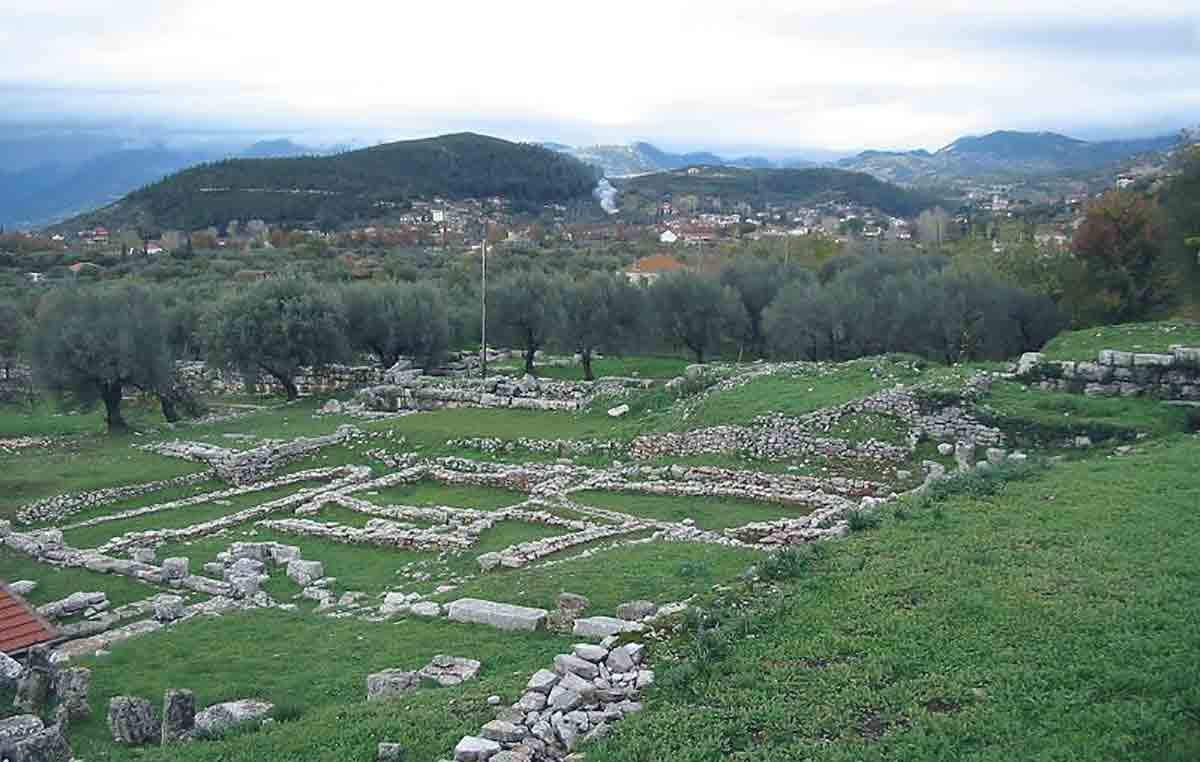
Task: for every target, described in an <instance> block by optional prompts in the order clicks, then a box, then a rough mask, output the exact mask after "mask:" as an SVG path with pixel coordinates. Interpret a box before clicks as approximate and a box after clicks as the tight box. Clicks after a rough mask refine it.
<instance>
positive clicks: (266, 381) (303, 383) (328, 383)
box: [178, 362, 386, 395]
mask: <svg viewBox="0 0 1200 762" xmlns="http://www.w3.org/2000/svg"><path fill="white" fill-rule="evenodd" d="M385 372H386V371H384V369H383V368H380V367H379V366H374V365H353V366H352V365H325V366H321V367H315V368H301V369H300V372H299V373H298V374H297V375H296V378H295V382H296V387H297V388H298V389H299V390H300V393H301V394H329V393H332V392H338V391H343V390H346V389H357V388H360V387H363V386H371V385H372V384H382V383H383V377H384V373H385ZM178 373H179V378H180V380H181V381H182V382H183V384H184V385H185V386H186V387H187V388H188V389H190V390H192V391H193V392H199V393H203V394H215V395H221V394H244V393H250V394H271V395H282V394H283V393H284V390H283V387H282V386H280V385H279V383H278V382H277V381H275V379H273V378H270V377H269V376H265V375H264V376H262V377H260V378H258V379H257V380H256V381H255V382H254V383H253V384H247V383H246V379H245V378H244V377H243V376H242V374H240V373H237V372H235V371H231V370H226V369H224V368H218V367H214V366H211V365H209V364H207V363H204V362H181V363H179V364H178Z"/></svg>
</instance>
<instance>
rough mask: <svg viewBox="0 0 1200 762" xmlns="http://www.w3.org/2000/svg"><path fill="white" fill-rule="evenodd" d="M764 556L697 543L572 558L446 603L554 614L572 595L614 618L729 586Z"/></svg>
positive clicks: (466, 590) (484, 581)
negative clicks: (633, 606)
mask: <svg viewBox="0 0 1200 762" xmlns="http://www.w3.org/2000/svg"><path fill="white" fill-rule="evenodd" d="M616 539H618V540H620V539H626V538H624V537H621V538H616ZM612 542H613V540H608V541H605V542H603V543H601V544H605V545H607V544H611V543H612ZM761 555H762V554H760V553H758V552H756V551H748V550H740V549H734V548H723V547H719V546H715V545H701V544H693V543H669V542H655V543H646V544H639V545H629V546H625V547H621V548H616V549H611V550H606V551H604V552H603V553H598V554H596V555H593V556H590V557H588V558H571V559H570V560H566V561H564V562H562V563H558V564H555V565H554V566H552V567H549V568H547V569H544V570H543V569H538V568H536V567H534V568H525V569H515V570H509V571H495V572H490V573H488V574H486V575H481V576H480V577H478V578H477V579H475V580H472V581H470V582H467V583H466V584H464V585H463V586H462V588H461V589H459V590H456V591H454V592H453V593H450V594H449V595H447V596H445V597H446V599H447V600H453V599H455V598H483V599H485V600H493V601H503V602H505V603H515V604H519V605H524V606H536V607H539V608H546V609H550V610H553V609H554V608H555V607H556V600H557V598H558V594H559V593H562V592H572V593H579V594H581V595H584V596H586V597H587V598H588V600H589V601H590V606H589V607H588V609H587V614H588V615H597V616H598V615H604V616H614V615H615V611H616V607H617V606H618V605H619V604H621V603H624V602H626V601H631V600H637V599H647V600H652V601H655V602H657V603H660V604H662V603H669V602H672V601H678V600H683V599H684V598H687V597H688V596H690V595H692V594H694V593H699V592H704V591H706V590H708V589H709V588H711V587H712V586H713V585H714V584H717V583H721V582H728V581H730V580H731V579H733V578H734V577H735V576H736V575H737V574H739V573H740V572H742V571H744V570H745V569H746V567H747V566H749V565H750V564H752V563H754V562H755V561H756V560H757V559H759V558H760V557H761Z"/></svg>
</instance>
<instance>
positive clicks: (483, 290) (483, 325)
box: [479, 220, 488, 378]
mask: <svg viewBox="0 0 1200 762" xmlns="http://www.w3.org/2000/svg"><path fill="white" fill-rule="evenodd" d="M487 246H488V223H487V221H486V220H485V221H484V223H483V249H482V251H483V268H482V270H481V278H480V282H481V284H482V285H481V286H480V288H479V300H480V303H481V305H482V310H480V314H481V315H482V317H481V318H480V320H479V335H480V342H479V343H480V348H479V368H480V373H481V374H482V375H481V376H480V377H481V378H487Z"/></svg>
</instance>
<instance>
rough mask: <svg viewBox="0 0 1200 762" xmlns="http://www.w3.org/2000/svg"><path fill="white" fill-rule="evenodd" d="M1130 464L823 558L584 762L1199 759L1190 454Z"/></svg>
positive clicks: (1061, 478) (1192, 449) (951, 503)
mask: <svg viewBox="0 0 1200 762" xmlns="http://www.w3.org/2000/svg"><path fill="white" fill-rule="evenodd" d="M1140 449H1141V452H1139V453H1137V454H1135V455H1132V456H1129V457H1126V458H1111V459H1110V458H1095V459H1090V460H1086V461H1081V462H1076V463H1071V464H1066V465H1062V466H1059V467H1056V468H1054V469H1052V470H1051V471H1049V472H1047V473H1046V475H1045V476H1044V477H1042V478H1040V479H1037V480H1034V481H1029V482H1023V483H1019V484H1012V485H1009V487H1008V488H1007V489H1006V490H1005V491H1004V492H1003V493H1001V494H999V495H996V496H993V497H990V498H985V499H973V498H967V497H962V498H953V499H950V500H948V501H946V502H945V503H942V504H939V505H938V506H937V507H935V508H934V509H931V510H924V511H922V512H920V513H916V514H913V515H911V516H910V517H909V518H907V519H906V520H897V519H891V520H889V521H887V522H886V523H885V524H884V526H883V528H882V529H880V530H877V531H874V532H867V533H862V534H856V535H854V536H853V537H852V538H851V539H850V540H849V541H847V542H841V543H829V544H826V545H824V546H822V550H823V551H824V553H822V554H821V558H820V559H818V560H817V561H815V562H813V563H811V564H810V566H809V568H808V570H807V572H806V573H804V574H803V575H802V576H801V577H800V578H799V579H797V580H795V581H791V582H786V583H783V584H781V585H780V586H779V589H778V590H777V591H776V592H773V593H771V594H769V595H763V596H761V597H759V598H758V599H757V601H758V602H757V603H756V604H755V605H756V607H757V613H756V615H754V616H751V617H749V618H748V619H747V620H746V622H744V623H743V624H742V625H741V626H737V627H733V628H732V630H733V631H732V632H731V633H730V634H729V635H728V637H726V638H725V639H723V640H720V642H721V643H723V645H716V646H714V645H711V642H710V644H709V646H708V647H707V648H703V649H699V650H696V651H695V654H703V658H704V659H706V661H707V665H706V666H705V667H704V668H693V667H689V666H688V665H689V664H694V663H695V661H694V659H699V658H701V657H700V656H699V655H694V656H693V657H692V658H691V659H688V658H685V659H684V661H683V662H681V663H680V664H678V665H676V666H672V667H671V668H670V669H668V670H667V671H666V674H665V675H663V676H661V677H660V680H659V686H660V687H659V688H658V690H657V691H656V692H655V694H654V695H653V696H652V698H651V699H650V700H649V706H650V707H651V710H650V711H648V712H646V713H644V714H642V715H639V716H637V717H636V718H635V719H633V720H632V721H628V722H626V723H624V724H622V725H621V726H620V727H619V728H618V729H617V732H616V733H614V734H613V736H611V737H610V739H608V740H606V741H603V742H601V743H600V744H599V745H598V746H597V747H595V748H593V749H592V750H589V752H588V760H589V761H590V762H618V760H619V761H620V762H631V761H639V760H645V761H649V760H661V759H671V760H681V761H687V762H690V761H693V760H695V761H697V762H698V761H699V760H706V761H707V760H716V759H731V758H732V759H739V760H756V761H757V760H791V759H806V760H815V761H818V762H820V761H824V760H836V761H838V762H848V761H849V760H887V759H906V760H908V759H911V760H947V761H949V760H962V759H972V760H996V762H999V761H1000V760H1011V759H1022V760H1067V759H1112V760H1116V759H1121V760H1146V761H1147V762H1150V761H1151V760H1153V761H1155V762H1158V761H1169V760H1173V761H1176V762H1184V760H1194V759H1198V758H1200V688H1198V687H1197V686H1198V685H1200V683H1198V682H1197V681H1196V675H1197V674H1200V661H1198V657H1197V654H1198V653H1200V651H1197V644H1200V619H1197V617H1196V615H1195V611H1196V608H1195V604H1196V585H1197V581H1200V572H1198V571H1197V567H1196V563H1195V560H1196V558H1197V557H1200V482H1197V481H1196V479H1195V478H1194V475H1193V471H1194V468H1195V464H1196V463H1198V462H1200V440H1197V438H1196V437H1195V436H1175V437H1173V438H1170V439H1169V440H1167V441H1165V442H1161V443H1155V444H1147V445H1145V446H1144V447H1142V448H1140ZM711 640H712V639H711V638H710V639H709V641H711ZM679 647H680V649H681V653H684V654H687V653H689V651H688V647H687V645H686V644H683V645H680V646H679ZM672 672H674V673H675V674H674V675H672Z"/></svg>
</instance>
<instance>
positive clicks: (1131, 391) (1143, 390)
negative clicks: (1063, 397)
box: [1016, 347, 1200, 402]
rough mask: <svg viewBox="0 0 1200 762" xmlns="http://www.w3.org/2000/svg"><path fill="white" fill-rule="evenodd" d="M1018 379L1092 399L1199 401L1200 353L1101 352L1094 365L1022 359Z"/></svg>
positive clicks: (1028, 356)
mask: <svg viewBox="0 0 1200 762" xmlns="http://www.w3.org/2000/svg"><path fill="white" fill-rule="evenodd" d="M1016 371H1017V376H1018V377H1019V378H1021V379H1022V380H1024V381H1025V382H1027V383H1029V384H1036V385H1037V386H1038V387H1039V388H1041V389H1045V390H1057V391H1065V392H1074V393H1077V394H1086V395H1088V396H1092V397H1140V396H1148V397H1157V398H1159V399H1164V400H1184V401H1191V402H1195V401H1200V348H1197V347H1172V349H1171V353H1170V354H1150V353H1135V352H1121V351H1118V350H1115V349H1105V350H1102V351H1101V352H1100V354H1099V356H1098V357H1097V358H1096V362H1072V361H1066V362H1063V361H1052V360H1046V359H1045V358H1044V357H1043V356H1042V355H1041V354H1040V353H1036V352H1030V353H1028V354H1024V355H1022V356H1021V360H1020V362H1019V363H1018V364H1017V369H1016Z"/></svg>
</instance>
